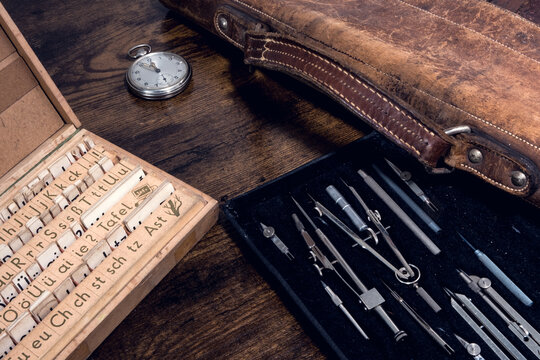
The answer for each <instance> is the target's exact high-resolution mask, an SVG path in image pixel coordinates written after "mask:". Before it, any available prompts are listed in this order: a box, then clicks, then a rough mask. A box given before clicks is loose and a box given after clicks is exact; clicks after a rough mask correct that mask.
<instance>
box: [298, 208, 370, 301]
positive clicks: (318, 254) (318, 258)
mask: <svg viewBox="0 0 540 360" xmlns="http://www.w3.org/2000/svg"><path fill="white" fill-rule="evenodd" d="M292 199H293V201H294V202H295V203H296V200H294V198H292ZM292 218H293V221H294V224H295V225H296V228H297V229H298V231H299V232H300V234H301V235H302V238H303V239H304V241H305V243H306V245H307V247H308V249H309V253H310V254H311V258H312V259H313V262H314V264H313V266H314V267H315V268H316V269H317V271H318V272H319V275H320V276H323V270H325V269H326V270H330V271H333V272H334V273H335V274H336V275H337V276H338V277H339V278H340V280H341V281H342V282H343V283H344V284H345V285H347V287H348V288H349V289H351V291H352V292H353V293H355V294H356V296H358V297H360V294H358V293H357V292H356V290H354V288H353V287H352V285H351V284H349V282H348V281H347V280H345V278H344V277H343V276H342V275H341V273H340V272H339V271H338V270H337V269H336V268H335V266H334V262H335V261H330V260H329V259H328V257H327V256H326V255H324V253H323V252H322V251H321V249H319V247H318V246H317V244H315V241H314V240H313V238H312V237H311V235H309V233H308V232H307V231H306V229H305V228H304V224H303V223H302V221H300V219H299V218H298V215H296V214H292ZM308 221H310V222H311V219H309V218H308ZM312 225H313V226H315V224H312ZM317 262H319V264H320V265H319V264H317Z"/></svg>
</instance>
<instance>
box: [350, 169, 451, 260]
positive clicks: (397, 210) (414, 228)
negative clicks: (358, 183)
mask: <svg viewBox="0 0 540 360" xmlns="http://www.w3.org/2000/svg"><path fill="white" fill-rule="evenodd" d="M358 175H360V177H362V179H363V180H364V181H365V182H366V184H367V186H369V187H370V188H371V190H372V191H373V192H374V193H375V194H377V196H379V197H380V198H381V200H382V201H383V202H384V203H385V204H386V205H387V206H388V207H389V208H390V209H391V210H392V211H393V212H394V214H396V216H397V217H399V218H400V219H401V221H403V223H404V224H405V225H406V226H407V227H408V228H409V229H410V230H411V231H412V232H413V233H414V234H415V235H416V237H417V238H418V239H419V240H420V241H421V242H422V243H423V244H424V245H425V246H426V247H427V248H428V249H429V251H431V253H432V254H433V255H437V254H438V253H440V252H441V249H439V247H438V246H437V245H435V243H434V242H433V241H432V240H431V239H430V238H429V237H428V236H427V235H426V234H425V233H424V232H423V231H422V229H420V228H419V227H418V225H416V223H415V222H414V221H413V220H412V219H411V218H410V217H409V215H407V214H406V213H405V211H403V210H402V209H401V208H400V207H399V205H398V204H396V202H395V201H394V200H393V199H392V198H391V197H390V195H388V193H387V192H386V191H384V190H383V188H381V186H380V185H379V184H377V182H376V181H375V179H373V178H372V177H371V176H369V175H368V174H366V173H365V172H364V171H363V170H362V169H360V170H358Z"/></svg>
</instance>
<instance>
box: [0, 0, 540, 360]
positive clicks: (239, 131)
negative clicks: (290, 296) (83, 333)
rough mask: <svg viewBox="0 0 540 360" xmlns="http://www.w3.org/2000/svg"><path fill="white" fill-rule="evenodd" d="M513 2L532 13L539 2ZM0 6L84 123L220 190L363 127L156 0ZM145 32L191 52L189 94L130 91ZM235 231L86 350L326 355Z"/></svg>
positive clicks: (220, 230) (107, 355) (283, 168)
mask: <svg viewBox="0 0 540 360" xmlns="http://www.w3.org/2000/svg"><path fill="white" fill-rule="evenodd" d="M501 2H503V1H501ZM504 3H508V4H512V5H511V6H512V10H515V11H518V12H520V11H523V12H524V13H523V14H522V15H526V16H529V18H530V19H531V20H533V21H536V20H537V18H536V17H537V16H538V14H535V13H534V9H535V6H534V5H533V4H532V2H531V1H521V5H519V4H518V6H517V7H516V1H504ZM3 4H4V6H5V7H6V8H7V10H8V11H9V13H10V15H11V16H12V17H13V19H14V20H15V22H16V23H17V25H18V26H19V28H20V29H21V31H22V33H23V34H24V35H25V37H26V39H27V40H28V42H29V43H30V45H31V46H32V47H33V48H34V50H35V52H36V53H37V55H38V57H39V58H40V60H41V61H42V62H43V64H44V66H45V68H46V69H47V70H48V71H49V73H50V74H51V76H52V78H53V80H54V81H55V82H56V83H57V85H58V87H59V88H60V90H61V91H62V93H63V94H64V96H65V97H66V99H67V101H68V103H69V104H70V105H71V107H72V108H73V110H74V111H75V113H76V115H77V116H78V117H79V119H80V120H81V122H82V124H83V127H85V128H86V129H88V130H90V131H92V132H94V133H96V134H97V135H99V136H102V137H104V138H105V139H107V140H109V141H111V142H113V143H115V144H116V145H119V146H121V147H123V148H124V149H126V150H127V151H130V152H132V153H133V154H135V155H137V156H139V157H141V158H142V159H144V160H146V161H148V162H150V163H153V164H154V165H156V166H158V167H159V168H161V169H163V170H165V171H167V172H169V173H171V174H172V175H174V176H177V177H179V178H180V179H182V180H184V181H186V182H187V183H189V184H191V185H193V186H195V187H197V188H198V189H200V190H202V191H204V192H205V193H207V194H209V195H210V196H212V197H214V198H216V199H221V198H223V197H225V196H229V197H232V196H236V195H239V194H241V193H244V192H245V191H247V190H249V189H252V188H254V187H256V186H257V185H260V184H261V183H263V182H265V181H268V180H270V179H273V178H275V177H277V176H280V175H282V174H284V173H285V172H288V171H290V170H292V169H294V168H296V167H298V166H300V165H302V164H304V163H306V162H308V161H309V160H312V159H314V158H316V157H318V156H320V155H322V154H325V153H327V152H329V151H331V150H334V149H336V148H338V147H339V146H342V145H344V144H346V143H348V142H350V141H352V140H354V139H356V138H358V137H359V136H361V134H362V130H363V131H367V130H368V129H367V128H366V127H362V125H360V124H359V123H358V121H357V120H356V119H355V118H354V117H353V116H352V115H350V114H349V113H347V112H346V111H344V110H342V109H341V108H340V107H339V106H337V105H335V104H333V103H332V102H331V101H329V100H328V99H326V98H325V97H324V96H322V95H320V94H318V93H316V92H315V91H313V90H312V89H310V88H308V87H306V86H304V85H302V84H300V83H298V82H296V81H294V80H292V79H289V78H287V77H285V76H281V75H279V74H274V73H270V72H261V71H254V72H250V71H249V69H248V68H247V67H246V66H245V65H243V63H242V55H241V53H240V52H239V51H238V50H237V49H234V48H233V47H231V46H229V45H227V44H225V43H223V42H222V41H221V40H220V39H217V38H214V37H212V36H211V35H209V34H208V33H206V32H204V31H203V30H202V29H200V28H198V27H196V26H194V25H192V24H190V23H189V22H187V21H186V20H185V19H181V18H178V17H176V15H174V14H173V13H170V12H169V11H168V10H167V9H165V8H164V7H163V6H162V5H161V4H160V3H159V2H158V1H157V0H148V1H141V2H134V1H127V0H118V1H104V0H97V1H93V2H87V1H82V0H72V1H60V0H44V1H28V0H26V1H17V0H5V1H3ZM536 8H537V7H536ZM531 14H532V15H531ZM530 16H532V18H531V17H530ZM143 42H146V43H150V44H151V45H152V47H153V48H154V50H155V51H160V50H168V51H173V52H177V53H179V54H181V55H183V56H185V57H186V58H187V59H188V61H190V63H191V64H192V66H193V73H194V74H193V79H192V82H191V84H190V85H189V86H188V88H187V89H186V91H185V92H184V93H183V94H181V95H179V96H177V97H175V98H173V99H170V100H167V101H157V102H150V101H145V100H140V99H137V98H135V97H133V96H132V95H130V94H129V93H128V92H127V90H126V87H125V84H124V74H125V71H126V69H127V67H128V66H129V65H130V63H131V62H130V60H129V59H127V57H126V55H125V54H126V51H127V49H129V48H130V47H131V46H133V45H135V44H138V43H143ZM359 156H361V154H359ZM235 236H236V234H234V233H233V230H232V228H231V227H230V226H229V225H228V224H227V223H226V222H225V221H224V220H223V219H221V220H220V221H219V223H218V225H217V226H215V227H214V228H213V229H212V230H211V231H210V232H209V233H208V235H207V236H206V237H205V238H204V239H203V240H202V241H201V242H199V244H198V245H196V246H195V248H194V249H193V250H192V251H191V252H190V253H189V254H188V255H187V256H186V258H184V260H183V261H182V262H181V263H180V264H179V265H177V266H176V267H175V268H174V269H173V270H172V271H171V273H169V275H168V276H166V277H165V279H164V280H163V281H162V282H160V283H159V284H158V285H157V287H156V288H155V289H154V290H153V291H152V292H151V293H150V294H149V295H148V296H147V297H146V298H145V300H143V302H142V303H141V304H140V305H138V306H137V307H136V308H135V310H134V311H133V312H132V313H131V314H130V315H129V316H128V317H127V318H126V319H125V320H124V321H123V323H122V324H121V325H120V326H119V327H118V328H117V329H116V330H115V331H114V332H113V333H112V334H111V335H110V336H109V337H108V338H107V339H106V340H105V341H104V342H103V344H102V345H101V346H100V347H99V348H98V349H97V350H96V351H95V352H94V353H93V354H92V355H91V358H93V359H111V358H113V359H116V358H129V359H148V358H156V359H158V358H159V359H292V358H295V359H321V358H324V354H323V353H321V352H320V350H318V348H317V347H316V346H315V345H314V344H313V342H312V341H311V340H310V338H309V337H308V336H307V335H306V334H305V333H304V332H303V331H302V328H301V327H300V325H299V324H298V323H297V321H296V320H295V319H294V318H293V317H292V316H291V315H290V314H289V313H288V310H287V308H286V307H285V306H284V305H283V303H282V302H281V301H280V300H279V298H278V296H277V294H276V293H275V292H273V291H272V290H271V288H270V286H269V285H268V284H267V283H266V282H264V280H263V279H262V278H261V277H260V276H259V275H258V273H257V272H256V270H255V268H254V266H253V264H251V263H250V262H249V259H247V258H245V257H244V256H243V255H242V253H241V251H240V249H239V248H238V247H237V246H236V244H235V243H234V241H233V240H232V239H233V238H234V237H235Z"/></svg>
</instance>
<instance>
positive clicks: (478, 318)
mask: <svg viewBox="0 0 540 360" xmlns="http://www.w3.org/2000/svg"><path fill="white" fill-rule="evenodd" d="M444 291H445V292H446V293H447V294H448V296H450V304H451V305H452V308H453V309H454V310H455V311H456V312H457V313H458V314H459V316H461V317H462V318H463V320H465V322H467V324H468V325H469V326H470V327H471V328H472V329H473V330H474V331H475V332H476V333H477V334H478V336H480V337H481V338H482V340H484V341H485V343H486V344H487V345H488V346H489V347H490V349H491V350H493V352H494V353H495V354H496V355H497V357H499V359H501V360H509V358H508V356H506V354H505V353H504V352H503V351H502V350H501V348H500V347H499V346H497V344H495V342H494V341H493V340H492V339H491V337H490V336H489V335H488V334H487V333H486V332H485V331H484V329H485V330H486V331H487V332H488V333H489V334H490V335H491V336H492V337H493V338H494V339H495V340H496V341H497V342H498V343H499V344H500V345H501V346H502V347H503V348H504V349H505V350H506V351H508V353H509V354H510V355H511V356H512V357H513V358H514V359H516V360H525V359H526V358H525V357H524V356H523V354H521V353H520V352H519V350H518V349H516V347H515V346H514V345H513V344H512V343H511V342H510V341H509V340H508V339H507V338H506V337H505V336H504V335H503V334H502V333H501V332H500V331H499V329H497V328H496V327H495V325H493V323H492V322H491V321H489V319H488V318H487V317H486V316H485V315H484V314H483V313H482V312H481V311H480V310H479V309H478V308H477V307H476V306H475V305H474V304H473V302H472V301H471V299H469V298H468V297H466V296H465V295H463V294H455V293H453V292H452V291H450V290H448V289H447V288H444Z"/></svg>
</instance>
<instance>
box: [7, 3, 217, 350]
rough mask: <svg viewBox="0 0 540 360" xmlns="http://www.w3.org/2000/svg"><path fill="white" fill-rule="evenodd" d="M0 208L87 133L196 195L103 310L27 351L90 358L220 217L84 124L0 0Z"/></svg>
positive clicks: (203, 199) (205, 201) (203, 200)
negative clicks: (45, 346) (44, 346)
mask: <svg viewBox="0 0 540 360" xmlns="http://www.w3.org/2000/svg"><path fill="white" fill-rule="evenodd" d="M0 25H1V28H0V79H1V80H0V208H1V207H3V206H5V205H6V204H8V202H9V201H11V199H13V196H14V195H15V194H16V193H17V191H19V190H20V188H21V187H22V186H24V185H26V183H28V182H29V181H30V180H32V179H34V178H36V177H37V175H38V174H39V173H40V171H43V170H44V169H47V167H48V166H49V165H50V164H51V163H53V162H54V161H55V159H57V158H58V157H59V156H61V155H62V154H64V153H65V152H66V151H68V150H69V149H71V148H73V147H74V146H75V145H76V144H78V143H80V142H81V141H82V139H83V138H84V137H89V138H91V139H92V140H93V141H94V142H95V144H96V145H97V146H101V147H102V148H104V149H106V150H107V151H109V152H111V153H113V154H115V155H116V156H117V158H118V159H126V160H127V161H129V162H131V163H133V164H138V165H141V166H142V168H143V169H144V171H145V172H147V173H150V174H152V175H154V176H156V177H158V178H160V179H163V180H168V181H170V182H171V183H172V184H173V186H174V187H175V189H184V190H185V191H187V192H189V193H190V194H192V195H193V196H194V197H196V198H197V199H198V201H199V203H200V204H199V205H200V206H197V207H196V208H193V211H191V210H190V213H189V216H187V217H186V221H181V222H179V223H178V225H176V226H175V227H173V228H171V229H170V230H169V231H168V232H167V233H165V234H164V236H163V237H162V238H160V239H159V240H157V241H156V242H155V245H153V247H152V248H151V249H148V251H147V252H146V253H145V254H144V256H143V258H141V259H139V260H137V262H136V263H135V264H133V265H132V267H131V268H130V270H129V272H128V273H127V275H126V277H124V278H122V280H119V282H118V283H116V284H115V287H113V289H114V292H112V290H111V292H109V293H107V294H106V296H103V297H102V298H101V299H100V300H99V301H98V304H97V305H96V309H97V308H99V309H97V310H98V311H94V312H93V313H89V314H87V315H85V317H84V319H83V321H80V324H77V325H76V326H75V327H74V328H73V329H72V331H70V332H69V334H68V335H67V336H65V337H63V338H62V339H61V341H59V342H58V343H57V344H55V346H54V347H53V348H52V349H50V350H49V351H48V352H46V353H42V352H40V350H33V351H32V356H31V357H30V358H37V357H39V358H47V359H52V358H77V359H80V358H86V357H88V356H89V355H90V354H91V352H92V351H93V350H94V349H95V348H96V347H97V346H98V345H99V344H100V343H101V342H102V341H103V340H104V339H105V337H107V336H108V335H109V334H110V333H111V332H112V331H113V329H114V328H115V327H116V326H117V325H118V324H119V323H120V322H121V321H122V320H123V319H124V318H125V317H126V316H127V315H128V314H129V312H130V311H131V310H132V309H133V308H134V307H135V306H136V305H137V304H138V303H139V302H140V301H141V300H142V299H143V298H144V297H145V296H146V295H147V294H148V293H149V292H150V290H151V289H152V288H153V287H154V286H155V285H156V284H157V283H158V282H159V281H160V280H161V279H162V278H163V277H164V276H165V275H166V274H167V273H168V272H169V271H170V270H171V269H172V268H173V267H174V266H175V265H176V264H177V263H178V262H179V261H180V260H181V259H182V258H183V257H184V256H185V254H186V253H187V252H188V251H189V250H190V249H191V248H192V247H193V246H194V245H195V244H196V243H197V241H198V240H199V239H201V238H202V236H203V235H204V234H205V233H206V232H207V231H208V230H209V229H210V227H211V226H212V225H213V224H214V223H215V222H216V221H217V214H218V207H217V202H216V201H215V200H214V199H212V198H210V197H209V196H208V195H206V194H204V193H202V192H201V191H199V190H197V189H195V188H193V187H191V186H190V185H188V184H186V183H184V182H182V181H181V180H179V179H176V178H174V177H173V176H171V175H169V174H167V173H165V172H164V171H162V170H160V169H158V168H156V167H154V166H152V165H151V164H148V163H146V162H145V161H143V160H142V159H140V158H138V157H136V156H135V155H133V154H130V153H129V152H127V151H125V150H123V149H121V148H119V147H117V146H115V145H113V144H111V143H109V142H108V141H106V140H104V139H102V138H100V137H99V136H97V135H95V134H93V133H91V132H89V131H87V130H85V129H82V128H81V127H80V126H81V123H80V122H79V120H78V119H77V117H76V116H75V114H74V113H73V111H72V109H71V108H70V107H69V105H68V104H67V102H66V100H65V99H64V97H63V96H62V94H61V93H60V91H59V90H58V88H57V87H56V86H55V84H54V83H53V81H52V79H51V78H50V76H49V75H48V73H47V71H46V70H45V68H44V67H43V66H42V64H41V63H40V62H39V60H38V58H37V57H36V55H35V54H34V52H33V51H32V49H31V48H30V46H29V45H28V43H27V42H26V41H25V39H24V37H23V35H22V34H21V33H20V32H19V30H18V28H17V26H16V25H15V24H14V22H13V21H12V20H11V18H10V17H9V15H8V13H7V12H6V10H5V9H4V7H3V6H2V5H1V4H0Z"/></svg>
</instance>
